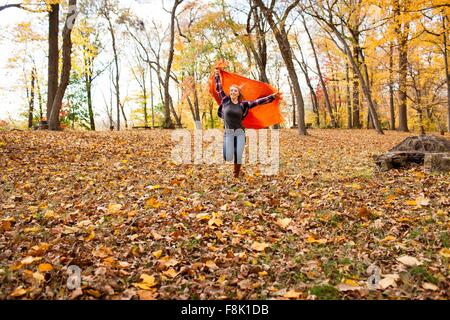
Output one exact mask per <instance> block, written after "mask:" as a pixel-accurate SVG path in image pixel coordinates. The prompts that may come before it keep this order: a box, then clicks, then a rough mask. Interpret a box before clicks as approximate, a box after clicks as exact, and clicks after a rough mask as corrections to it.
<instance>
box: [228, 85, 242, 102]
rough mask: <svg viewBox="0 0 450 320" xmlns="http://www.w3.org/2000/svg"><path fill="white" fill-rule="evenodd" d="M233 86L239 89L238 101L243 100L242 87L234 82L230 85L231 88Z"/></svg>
mask: <svg viewBox="0 0 450 320" xmlns="http://www.w3.org/2000/svg"><path fill="white" fill-rule="evenodd" d="M231 88H236V89H238V91H239V95H238V101H241V100H242V93H241V87H239V86H238V85H237V84H232V85H231V86H230V90H231Z"/></svg>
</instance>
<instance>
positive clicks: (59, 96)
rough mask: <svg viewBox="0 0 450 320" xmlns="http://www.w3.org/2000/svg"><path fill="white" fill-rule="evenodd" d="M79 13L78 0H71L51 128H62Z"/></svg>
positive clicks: (50, 122) (51, 116) (64, 31)
mask: <svg viewBox="0 0 450 320" xmlns="http://www.w3.org/2000/svg"><path fill="white" fill-rule="evenodd" d="M76 14H77V0H69V10H68V13H67V18H66V23H65V25H64V30H63V43H62V59H63V62H62V71H61V80H60V83H59V86H58V89H57V90H56V95H55V98H54V100H53V104H52V108H51V110H52V111H51V114H50V118H49V123H48V126H49V129H50V130H60V129H61V127H60V118H59V115H60V111H61V106H62V100H63V98H64V93H65V91H66V88H67V86H68V84H69V78H70V70H71V68H72V59H71V54H72V39H71V34H72V29H73V26H74V23H75V19H76Z"/></svg>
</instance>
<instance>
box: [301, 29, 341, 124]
mask: <svg viewBox="0 0 450 320" xmlns="http://www.w3.org/2000/svg"><path fill="white" fill-rule="evenodd" d="M303 26H304V27H305V31H306V34H307V35H308V39H309V43H310V44H311V48H312V51H313V56H314V61H315V63H316V68H317V73H318V75H319V80H320V84H321V86H322V90H323V96H324V99H325V106H326V108H327V110H328V112H329V113H330V122H331V126H332V127H333V128H335V127H336V119H335V117H334V112H333V109H332V107H331V102H330V97H329V95H328V90H327V86H326V85H325V81H324V79H323V75H322V70H321V68H320V64H319V58H318V57H317V52H316V47H315V45H314V42H313V40H312V37H311V34H310V33H309V30H308V27H307V26H306V21H305V20H303ZM325 125H326V123H325Z"/></svg>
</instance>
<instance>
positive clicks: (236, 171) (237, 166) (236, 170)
mask: <svg viewBox="0 0 450 320" xmlns="http://www.w3.org/2000/svg"><path fill="white" fill-rule="evenodd" d="M241 166H242V165H241V164H238V163H235V164H234V177H235V178H239V171H240V170H241Z"/></svg>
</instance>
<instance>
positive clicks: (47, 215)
mask: <svg viewBox="0 0 450 320" xmlns="http://www.w3.org/2000/svg"><path fill="white" fill-rule="evenodd" d="M55 217H56V213H55V212H54V211H53V210H47V211H46V212H45V213H44V218H45V219H51V218H55Z"/></svg>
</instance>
